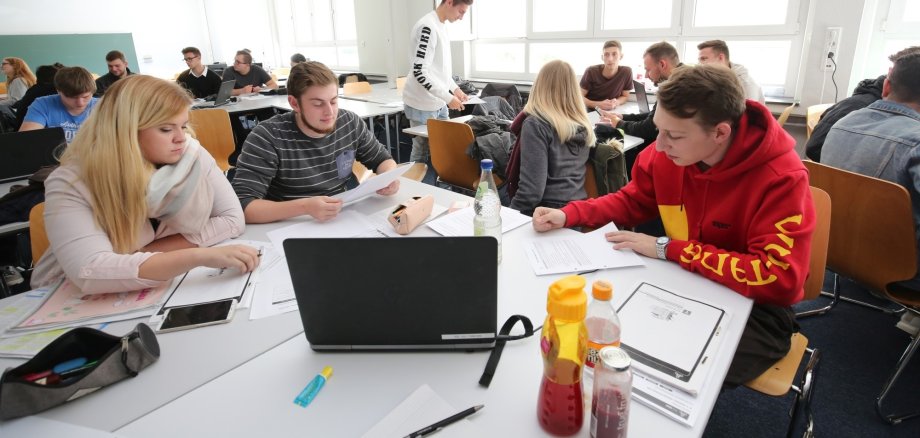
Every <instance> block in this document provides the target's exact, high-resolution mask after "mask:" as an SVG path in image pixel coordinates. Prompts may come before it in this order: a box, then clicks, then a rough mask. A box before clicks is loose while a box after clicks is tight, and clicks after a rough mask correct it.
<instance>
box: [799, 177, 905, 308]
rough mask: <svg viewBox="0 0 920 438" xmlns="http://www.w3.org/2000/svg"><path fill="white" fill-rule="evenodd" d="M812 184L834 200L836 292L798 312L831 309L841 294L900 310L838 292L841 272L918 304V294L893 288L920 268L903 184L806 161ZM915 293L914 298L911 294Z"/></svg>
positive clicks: (831, 258) (830, 260)
mask: <svg viewBox="0 0 920 438" xmlns="http://www.w3.org/2000/svg"><path fill="white" fill-rule="evenodd" d="M804 163H805V167H806V168H807V169H808V172H809V179H810V181H811V185H812V186H814V187H819V188H821V189H823V190H824V191H826V192H827V193H828V194H829V195H830V196H831V199H832V200H833V201H834V205H835V208H834V214H833V217H832V219H831V240H830V244H829V247H828V256H827V267H828V269H830V270H831V271H834V273H835V274H837V275H836V276H835V278H834V291H833V293H825V294H824V295H826V296H830V297H831V298H832V300H831V303H830V304H829V305H828V306H827V307H824V308H821V309H816V310H813V311H809V312H802V313H800V314H799V315H798V316H799V317H804V316H812V315H820V314H824V313H827V311H829V310H830V309H831V308H833V307H834V306H835V305H836V304H837V301H838V300H843V301H847V302H850V303H854V304H860V305H863V306H866V307H871V308H874V309H877V310H881V311H885V312H888V313H901V312H903V309H899V310H891V309H886V308H884V307H879V306H875V305H871V304H867V303H863V302H861V301H857V300H852V299H850V298H847V297H841V296H840V281H839V280H840V276H843V277H848V278H850V279H852V280H854V281H855V282H857V283H859V284H860V285H862V286H863V287H866V288H867V289H869V290H871V291H873V292H875V293H877V294H880V295H884V296H887V297H889V298H891V299H902V300H908V302H911V303H912V304H913V305H920V295H917V294H915V293H904V292H900V291H898V290H895V289H894V288H893V287H892V283H895V282H898V281H902V280H909V279H911V278H913V277H914V275H915V274H916V272H917V248H916V246H915V245H916V242H915V240H914V238H913V236H914V221H913V213H912V210H911V204H910V195H909V194H908V193H907V190H905V189H904V187H902V186H900V185H898V184H895V183H892V182H888V181H885V180H881V179H878V178H872V177H870V176H865V175H860V174H858V173H854V172H849V171H846V170H842V169H837V168H834V167H831V166H827V165H824V164H820V163H816V162H813V161H805V162H804ZM911 298H912V300H911Z"/></svg>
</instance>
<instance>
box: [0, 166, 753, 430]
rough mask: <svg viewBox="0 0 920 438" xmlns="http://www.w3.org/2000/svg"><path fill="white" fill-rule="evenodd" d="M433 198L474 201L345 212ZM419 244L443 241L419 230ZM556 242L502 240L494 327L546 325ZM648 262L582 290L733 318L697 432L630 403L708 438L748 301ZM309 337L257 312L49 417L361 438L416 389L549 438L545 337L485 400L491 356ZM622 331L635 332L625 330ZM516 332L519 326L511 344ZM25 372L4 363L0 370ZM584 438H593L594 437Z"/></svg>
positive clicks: (524, 350) (410, 184)
mask: <svg viewBox="0 0 920 438" xmlns="http://www.w3.org/2000/svg"><path fill="white" fill-rule="evenodd" d="M424 194H432V195H433V196H434V197H435V202H436V203H437V204H438V205H445V206H446V205H450V204H451V203H452V202H453V201H454V200H459V199H466V200H468V199H469V198H466V197H464V196H462V195H459V194H456V193H452V192H449V191H446V190H442V189H438V188H436V187H433V186H430V185H425V184H421V183H418V182H415V181H411V180H406V179H403V180H402V181H401V186H400V192H399V193H398V194H397V195H395V196H393V197H380V196H373V197H371V198H368V199H366V200H364V201H362V202H360V203H358V204H355V205H354V206H353V207H348V208H353V209H355V210H356V211H358V212H360V213H362V214H365V215H367V214H372V213H376V212H379V211H381V210H382V209H385V208H387V207H389V206H393V205H395V204H397V203H398V202H400V201H403V200H405V199H407V198H409V197H411V196H418V195H424ZM296 222H297V221H296V220H288V221H284V222H281V223H277V224H265V225H250V226H247V229H246V233H245V234H244V235H243V238H245V239H253V240H267V239H266V236H265V233H266V232H267V231H269V230H272V229H276V228H279V227H282V226H287V225H291V224H293V223H296ZM565 232H567V231H565ZM415 235H418V236H423V235H425V236H430V235H435V234H434V232H433V231H432V230H430V229H429V228H427V227H424V226H423V227H420V228H419V229H417V230H416V231H415V232H414V233H413V236H415ZM551 235H552V233H551V234H537V233H535V232H534V231H533V229H532V228H531V227H530V226H528V225H524V226H522V227H519V228H517V229H515V230H513V231H510V232H508V233H506V234H505V235H504V236H503V245H502V247H503V262H502V264H501V265H500V266H498V282H497V321H496V322H497V324H499V325H500V324H501V323H502V322H503V321H505V319H506V318H508V317H509V316H510V315H512V314H521V315H525V316H527V317H529V318H530V319H531V320H532V321H533V322H534V324H535V325H540V324H542V322H543V318H544V317H545V316H546V310H545V306H546V291H547V287H548V286H549V284H550V283H552V282H553V281H554V280H556V279H558V278H559V276H555V275H551V276H542V277H537V276H535V275H534V274H533V271H532V269H531V267H530V265H529V262H528V261H527V258H526V257H525V256H524V253H523V251H524V250H523V246H522V245H523V244H524V243H525V242H527V241H529V240H530V239H534V238H546V236H551ZM391 239H396V238H391ZM644 261H645V262H646V266H645V267H636V268H622V269H614V270H603V271H599V272H597V273H593V274H588V275H587V279H588V281H589V283H590V281H592V280H594V279H601V278H603V279H607V280H610V281H612V282H613V284H614V291H615V292H614V300H615V301H617V300H618V299H619V300H622V299H624V298H625V294H626V293H628V292H629V291H631V290H632V286H633V285H634V284H636V283H637V282H639V281H652V282H654V283H655V284H656V285H659V286H662V287H665V288H670V289H672V290H676V291H680V292H683V293H685V294H687V295H689V296H691V297H695V298H698V299H702V300H705V301H707V302H710V303H712V304H714V305H719V306H721V307H722V308H725V309H728V310H729V311H730V312H731V313H732V318H731V320H730V322H729V324H728V325H727V326H726V332H727V333H726V334H725V336H726V337H725V338H724V339H723V341H722V342H723V345H722V348H721V350H720V351H719V353H718V355H717V356H716V357H714V358H712V359H713V362H712V367H713V368H712V370H711V372H712V374H711V376H710V379H711V382H712V383H711V384H710V385H707V386H706V387H705V388H704V389H703V390H702V391H701V393H700V395H699V397H701V401H702V405H703V407H704V412H702V413H701V417H700V420H699V421H698V422H697V423H696V425H695V426H694V427H693V428H692V429H691V428H687V427H684V426H682V425H680V424H678V423H676V422H674V421H671V420H669V419H666V418H664V417H663V416H662V415H660V414H658V413H655V412H653V411H652V410H651V409H649V408H647V407H645V406H644V405H641V404H639V403H635V402H634V403H633V405H632V407H631V413H630V431H631V433H632V434H633V435H636V436H669V437H671V436H677V437H680V436H700V435H701V434H702V431H703V430H704V428H705V425H706V420H707V419H708V416H709V412H710V411H711V409H712V406H713V405H714V404H715V400H716V398H717V397H718V394H719V391H720V389H721V381H722V379H723V378H724V376H725V373H726V372H727V369H728V366H729V364H730V362H731V358H732V356H733V354H734V350H735V348H736V346H737V342H738V340H739V339H740V336H741V333H742V331H743V328H744V325H745V322H746V320H747V316H748V314H749V312H750V309H751V301H750V300H748V299H746V298H744V297H742V296H740V295H738V294H736V293H734V292H732V291H730V290H729V289H727V288H725V287H723V286H721V285H718V284H716V283H713V282H711V281H709V280H706V279H704V278H703V277H701V276H698V275H696V274H693V273H690V272H687V271H684V270H682V269H681V268H680V267H678V266H677V265H676V264H674V263H671V262H664V261H659V260H652V259H644ZM469 262H470V263H475V262H476V261H475V260H469ZM361 268H362V266H355V273H358V274H361V273H362V271H361ZM414 274H418V275H424V274H425V273H417V272H413V270H412V267H411V266H408V265H407V266H406V269H405V270H404V271H402V272H397V273H393V275H398V276H402V277H407V276H411V275H414ZM441 281H451V280H450V278H449V277H448V276H447V275H445V276H444V278H443V280H442V279H440V278H439V279H437V280H432V281H431V287H432V293H436V291H437V290H438V286H439V282H441ZM342 293H347V291H342ZM0 305H2V301H0ZM135 322H136V321H135ZM356 324H360V322H358V321H356ZM119 325H120V327H119V328H120V330H114V332H116V333H120V332H126V331H128V330H129V328H130V327H131V326H133V322H132V323H119ZM301 329H302V327H301V321H300V315H299V314H298V312H291V313H287V314H284V315H280V316H276V317H272V318H267V319H261V320H256V321H249V320H248V311H246V310H243V311H240V312H239V313H238V314H237V316H236V317H235V318H234V321H233V322H231V323H230V324H223V325H217V326H211V327H204V328H199V329H195V330H188V331H182V332H175V333H167V334H162V335H159V336H158V338H159V341H160V345H161V347H162V356H161V358H160V361H159V362H158V363H155V364H154V365H153V366H151V367H149V368H148V369H146V370H144V371H143V372H142V373H141V374H140V375H139V376H138V377H137V378H135V379H129V380H126V381H124V382H121V383H119V384H116V385H113V386H112V387H109V388H106V389H104V390H102V391H100V392H98V393H96V394H92V395H90V396H87V397H85V398H83V399H80V400H77V401H75V402H72V403H69V404H66V405H63V406H60V407H57V408H55V409H52V410H50V411H47V412H46V413H43V414H40V416H41V417H44V418H49V419H55V420H59V421H63V422H67V423H74V424H79V425H84V426H88V427H92V428H95V429H100V430H106V431H114V432H116V433H117V434H118V435H119V436H125V437H143V436H169V435H179V436H196V435H202V436H211V435H217V436H247V435H256V434H258V435H264V434H266V433H268V434H270V435H279V434H282V433H286V434H289V433H291V432H292V431H298V432H300V431H302V432H304V433H305V434H308V435H310V436H360V435H361V434H363V433H364V432H366V431H367V430H368V429H370V428H371V427H372V426H373V425H374V424H376V423H377V422H378V421H379V420H380V419H382V418H384V417H385V416H386V415H387V414H388V413H389V412H390V411H391V410H393V409H394V408H395V407H396V406H397V405H398V404H399V403H400V402H402V401H403V400H404V399H405V398H406V397H407V396H408V395H409V394H410V393H412V392H413V391H414V390H415V389H416V388H418V387H419V386H420V385H423V384H428V385H429V386H431V388H433V389H434V391H435V392H436V393H437V394H438V395H440V396H441V397H442V398H444V399H445V400H446V401H447V402H449V403H450V404H451V405H453V407H454V408H456V409H457V411H459V410H461V409H464V408H467V407H469V406H472V405H476V404H483V403H484V404H485V405H486V408H485V409H484V410H483V411H481V412H479V413H478V414H477V415H476V416H474V417H471V418H470V420H471V421H473V422H475V423H476V429H477V430H480V431H484V432H485V433H486V435H487V436H505V435H514V436H543V435H545V434H544V433H543V432H542V430H541V429H540V428H539V425H538V424H537V420H536V409H537V408H536V403H537V392H538V388H539V382H540V378H541V374H542V360H541V358H540V352H539V341H538V336H539V335H535V336H533V337H530V338H527V339H525V340H519V341H510V342H508V344H507V345H506V346H505V348H504V354H503V355H502V358H501V361H500V363H499V365H498V368H497V370H496V373H495V377H494V380H493V381H492V384H491V387H490V388H489V389H485V388H482V387H480V386H479V385H478V384H477V381H478V380H479V377H480V374H481V373H482V371H483V368H484V366H485V364H486V360H487V359H488V356H489V353H488V352H486V351H480V352H474V353H467V352H462V351H450V352H443V351H442V352H343V353H329V352H323V353H319V352H315V351H313V350H311V349H310V347H309V345H308V343H307V342H306V338H305V337H304V335H303V334H302V333H301ZM374 329H375V328H374V327H367V330H374ZM624 330H629V329H628V328H625V327H624ZM519 331H520V326H518V327H517V328H516V330H515V331H513V333H516V332H519ZM20 362H21V361H13V360H0V366H2V367H8V366H13V365H15V364H18V363H20ZM324 366H332V367H333V368H334V369H335V371H334V374H333V376H332V378H331V379H330V380H329V382H328V383H327V384H326V388H325V389H324V390H323V391H322V392H321V393H320V394H319V396H318V397H317V399H316V400H315V401H314V402H313V403H312V404H311V405H310V406H309V407H307V408H306V409H303V408H300V407H299V406H297V405H295V404H294V403H293V400H294V398H295V397H296V396H297V394H298V393H299V392H300V390H301V389H302V388H303V387H304V385H305V384H306V383H307V382H308V381H309V380H310V379H312V378H313V376H314V375H316V373H318V372H319V371H320V370H321V369H322V368H323V367H324ZM0 431H2V423H0ZM578 436H588V429H587V427H585V428H583V429H582V431H581V432H580V433H579V435H578Z"/></svg>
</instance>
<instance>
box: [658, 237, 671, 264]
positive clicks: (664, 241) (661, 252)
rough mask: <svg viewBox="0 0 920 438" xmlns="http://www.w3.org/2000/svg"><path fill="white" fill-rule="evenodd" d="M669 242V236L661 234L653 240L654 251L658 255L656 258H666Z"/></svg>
mask: <svg viewBox="0 0 920 438" xmlns="http://www.w3.org/2000/svg"><path fill="white" fill-rule="evenodd" d="M669 243H671V238H670V237H668V236H661V237H659V238H658V240H656V241H655V252H656V253H657V255H658V258H659V259H661V260H667V259H668V244H669Z"/></svg>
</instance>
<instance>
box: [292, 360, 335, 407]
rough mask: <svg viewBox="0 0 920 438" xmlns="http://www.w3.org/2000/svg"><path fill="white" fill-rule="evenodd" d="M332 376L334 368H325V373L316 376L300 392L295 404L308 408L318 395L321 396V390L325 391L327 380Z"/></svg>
mask: <svg viewBox="0 0 920 438" xmlns="http://www.w3.org/2000/svg"><path fill="white" fill-rule="evenodd" d="M331 376H332V367H325V368H323V371H322V372H320V373H319V374H317V375H316V377H314V378H313V380H311V381H310V383H308V384H307V386H306V387H304V389H303V391H300V394H298V395H297V398H295V399H294V403H296V404H298V405H300V407H303V408H305V407H307V405H309V404H310V402H312V401H313V399H314V398H315V397H316V394H319V390H320V389H323V385H325V384H326V380H329V377H331Z"/></svg>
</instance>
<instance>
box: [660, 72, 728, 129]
mask: <svg viewBox="0 0 920 438" xmlns="http://www.w3.org/2000/svg"><path fill="white" fill-rule="evenodd" d="M658 104H659V105H660V106H661V107H662V108H664V109H665V110H666V111H667V112H669V113H671V114H673V115H674V116H675V117H679V118H681V119H690V118H695V119H696V121H697V123H698V124H699V125H700V126H703V127H704V128H712V127H714V126H716V125H718V124H719V123H722V122H729V123H731V124H732V125H734V124H735V123H736V122H737V121H738V120H739V119H741V115H742V114H744V110H745V106H746V104H745V102H744V89H743V88H741V83H740V82H739V81H738V75H736V74H735V72H733V71H731V70H729V69H727V68H725V67H722V66H719V65H696V66H692V67H690V66H688V67H683V68H680V69H677V70H676V71H675V73H674V75H672V76H671V77H670V79H668V81H667V82H665V83H664V84H662V85H661V87H660V88H658Z"/></svg>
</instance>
